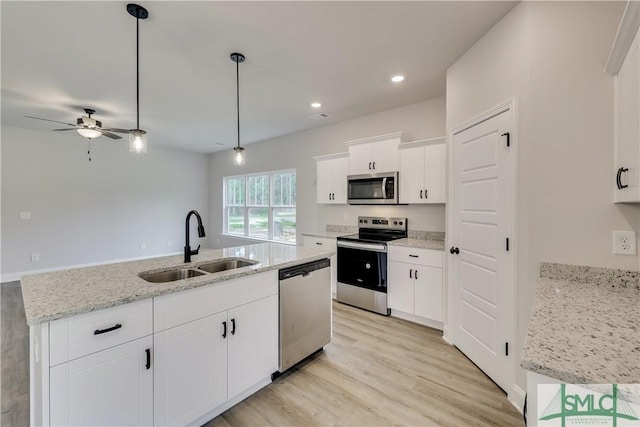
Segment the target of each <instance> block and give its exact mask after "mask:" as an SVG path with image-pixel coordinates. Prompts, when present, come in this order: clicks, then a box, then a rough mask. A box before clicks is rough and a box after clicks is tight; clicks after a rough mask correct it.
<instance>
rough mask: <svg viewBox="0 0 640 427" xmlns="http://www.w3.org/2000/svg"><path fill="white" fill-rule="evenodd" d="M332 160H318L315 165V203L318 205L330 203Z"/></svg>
mask: <svg viewBox="0 0 640 427" xmlns="http://www.w3.org/2000/svg"><path fill="white" fill-rule="evenodd" d="M332 161H333V160H318V162H317V163H316V167H317V169H316V181H317V186H316V189H317V192H316V201H317V202H318V203H331V197H330V195H331V191H332V189H331V184H332V180H333V178H332V174H333V163H332Z"/></svg>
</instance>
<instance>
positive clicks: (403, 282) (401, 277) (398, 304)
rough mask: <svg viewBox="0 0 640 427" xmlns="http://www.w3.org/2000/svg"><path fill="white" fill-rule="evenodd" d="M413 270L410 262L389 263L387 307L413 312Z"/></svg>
mask: <svg viewBox="0 0 640 427" xmlns="http://www.w3.org/2000/svg"><path fill="white" fill-rule="evenodd" d="M413 272H414V267H413V265H411V264H404V263H402V262H393V261H392V262H390V263H389V284H388V289H387V292H388V298H389V308H392V309H394V310H399V311H402V312H405V313H410V314H413Z"/></svg>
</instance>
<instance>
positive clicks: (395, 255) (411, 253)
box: [389, 246, 442, 268]
mask: <svg viewBox="0 0 640 427" xmlns="http://www.w3.org/2000/svg"><path fill="white" fill-rule="evenodd" d="M389 259H390V260H391V261H398V262H408V263H411V264H418V265H426V266H429V267H439V268H442V251H436V250H431V249H415V248H408V247H405V246H390V247H389Z"/></svg>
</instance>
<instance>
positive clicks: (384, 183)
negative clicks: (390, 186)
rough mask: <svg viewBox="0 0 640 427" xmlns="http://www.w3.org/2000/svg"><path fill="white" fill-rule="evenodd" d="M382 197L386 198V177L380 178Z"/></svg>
mask: <svg viewBox="0 0 640 427" xmlns="http://www.w3.org/2000/svg"><path fill="white" fill-rule="evenodd" d="M382 198H383V199H385V200H386V199H387V178H382Z"/></svg>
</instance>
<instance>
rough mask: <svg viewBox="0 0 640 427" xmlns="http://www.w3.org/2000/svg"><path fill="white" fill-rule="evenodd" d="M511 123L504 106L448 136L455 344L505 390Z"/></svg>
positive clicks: (510, 258)
mask: <svg viewBox="0 0 640 427" xmlns="http://www.w3.org/2000/svg"><path fill="white" fill-rule="evenodd" d="M512 117H513V112H512V109H511V108H506V109H503V110H500V111H499V112H497V113H496V114H495V115H493V116H491V117H490V118H488V119H483V120H482V121H479V122H478V123H476V124H473V125H472V126H471V127H467V128H466V129H464V130H462V131H460V132H457V133H454V135H453V144H454V147H453V150H454V160H453V162H454V164H453V169H454V175H453V186H454V187H453V190H452V194H453V201H454V203H453V209H454V211H453V224H452V227H453V235H452V239H451V240H450V243H451V245H452V248H451V250H452V252H453V253H452V254H451V255H450V256H451V257H452V261H453V263H452V265H453V269H452V270H453V271H452V280H453V290H454V298H453V313H454V319H453V325H454V331H453V343H454V344H455V345H456V346H457V347H458V348H459V349H460V350H461V351H462V352H463V353H464V354H465V355H467V357H469V358H470V359H471V360H472V361H473V362H474V363H475V364H476V365H478V367H479V368H480V369H482V370H483V371H484V372H485V373H486V374H487V375H488V376H489V377H490V378H491V379H492V380H493V381H494V382H495V383H496V384H498V385H499V386H500V387H501V388H502V389H504V390H508V386H509V384H510V383H511V381H512V380H511V375H512V374H511V371H510V366H509V356H507V351H506V350H507V346H508V343H509V340H510V339H511V336H512V335H511V334H512V325H513V315H512V313H513V298H512V295H513V289H512V287H513V280H514V279H513V258H514V257H513V256H512V254H513V239H511V233H512V229H513V227H512V225H513V197H514V196H513V188H512V182H513V164H512V162H513V161H514V160H513V158H512V157H513V153H511V152H510V150H511V148H509V147H507V138H508V136H507V135H505V134H506V133H507V132H509V133H510V135H509V136H510V137H511V139H513V133H512V126H513V118H512ZM507 239H510V240H509V246H510V247H509V248H508V247H507ZM456 250H457V251H459V253H458V254H455V252H456Z"/></svg>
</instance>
